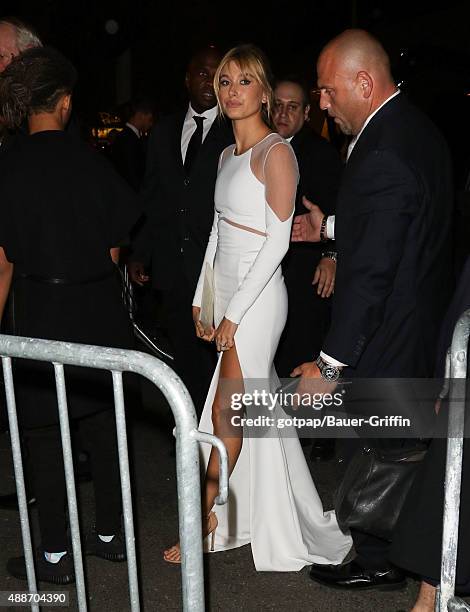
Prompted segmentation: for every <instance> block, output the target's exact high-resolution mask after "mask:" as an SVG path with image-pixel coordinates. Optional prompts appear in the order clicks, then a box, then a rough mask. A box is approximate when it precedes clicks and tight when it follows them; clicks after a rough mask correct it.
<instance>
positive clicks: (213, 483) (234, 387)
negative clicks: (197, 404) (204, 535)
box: [202, 345, 244, 517]
mask: <svg viewBox="0 0 470 612" xmlns="http://www.w3.org/2000/svg"><path fill="white" fill-rule="evenodd" d="M243 392H244V386H243V375H242V371H241V368H240V362H239V361H238V354H237V348H236V345H234V346H233V347H232V348H231V349H229V350H228V351H225V352H224V354H223V355H222V363H221V364H220V375H219V384H218V386H217V391H216V393H215V397H214V402H213V404H212V424H213V428H214V435H215V436H217V437H218V438H220V439H221V440H222V442H223V443H224V444H225V447H226V449H227V454H228V473H229V476H230V474H231V473H232V471H233V468H234V467H235V464H236V463H237V459H238V457H239V455H240V451H241V448H242V443H243V428H242V427H240V426H238V427H237V426H234V425H232V423H231V419H232V417H233V416H235V415H239V414H240V410H234V409H233V408H232V407H231V396H232V394H233V393H243ZM218 494H219V454H218V452H217V450H216V449H215V448H214V447H212V450H211V454H210V457H209V462H208V464H207V471H206V477H205V480H204V487H203V491H202V516H203V517H206V516H208V515H209V512H210V511H211V510H212V507H213V505H214V501H215V498H216V497H217V495H218Z"/></svg>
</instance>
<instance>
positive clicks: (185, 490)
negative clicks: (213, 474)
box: [176, 408, 205, 612]
mask: <svg viewBox="0 0 470 612" xmlns="http://www.w3.org/2000/svg"><path fill="white" fill-rule="evenodd" d="M190 416H193V418H194V421H195V420H196V418H195V413H194V408H193V415H190ZM185 421H186V422H183V423H181V424H178V425H177V427H176V472H177V482H178V485H177V487H178V515H179V534H180V546H181V571H182V581H183V610H184V612H204V609H205V608H204V574H203V562H202V529H201V520H202V519H201V484H200V478H201V475H200V471H199V448H198V442H197V440H196V439H195V438H194V437H193V436H192V432H193V431H194V429H195V427H194V425H195V423H194V425H193V426H191V424H190V423H189V422H188V421H189V419H185Z"/></svg>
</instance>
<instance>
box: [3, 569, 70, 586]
mask: <svg viewBox="0 0 470 612" xmlns="http://www.w3.org/2000/svg"><path fill="white" fill-rule="evenodd" d="M7 571H8V573H9V574H10V575H11V576H13V577H14V578H16V579H17V580H28V577H27V576H23V575H20V574H15V573H14V572H11V571H10V570H9V569H8V568H7ZM36 580H37V581H38V582H48V583H49V584H57V585H64V584H73V583H74V582H75V575H74V574H66V575H65V576H48V577H47V578H46V577H45V576H41V575H39V574H36Z"/></svg>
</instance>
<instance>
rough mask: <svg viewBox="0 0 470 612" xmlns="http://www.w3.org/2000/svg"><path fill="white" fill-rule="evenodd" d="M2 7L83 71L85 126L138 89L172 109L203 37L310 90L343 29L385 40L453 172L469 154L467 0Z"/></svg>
mask: <svg viewBox="0 0 470 612" xmlns="http://www.w3.org/2000/svg"><path fill="white" fill-rule="evenodd" d="M434 6H435V5H434ZM442 6H444V5H442ZM1 12H2V14H3V15H8V14H11V15H16V16H18V17H20V18H23V19H25V20H27V21H28V22H30V23H31V24H32V25H33V26H34V27H35V28H36V29H37V30H38V32H39V34H40V36H41V37H42V39H43V41H45V42H46V43H49V44H52V45H54V46H56V47H58V48H59V49H60V50H61V51H63V52H64V53H65V54H66V55H68V56H69V57H70V58H71V59H72V61H73V62H74V63H75V65H76V67H77V68H78V70H79V73H80V83H79V86H78V88H77V91H76V95H75V108H76V109H77V110H78V112H79V113H80V116H81V117H82V118H84V119H85V120H86V121H88V122H89V123H93V121H94V117H96V113H97V112H98V111H107V110H113V109H115V108H116V107H117V106H118V104H120V103H123V102H125V99H126V98H128V97H129V96H130V95H136V94H139V93H145V94H149V95H150V96H151V97H152V98H153V99H154V100H155V104H156V109H157V112H158V113H165V112H168V111H170V110H172V109H173V108H175V105H177V104H179V103H180V102H182V101H183V100H184V87H183V77H184V69H185V64H186V61H187V58H188V55H189V54H190V52H191V49H193V48H194V47H195V46H198V45H199V44H201V43H205V42H212V43H215V44H217V45H218V46H221V47H222V48H223V49H224V48H226V47H229V46H232V45H233V44H236V43H237V42H240V41H246V42H254V43H256V44H258V45H259V46H261V47H262V48H263V49H264V50H265V51H266V52H267V54H268V56H269V57H270V59H271V61H272V64H273V69H274V72H275V73H277V74H280V73H283V72H289V73H290V72H293V71H295V72H298V73H300V74H302V75H303V76H304V77H305V78H307V79H308V80H309V82H310V84H311V85H312V86H314V83H315V60H316V57H317V55H318V52H319V50H320V49H321V47H322V46H323V44H324V43H325V42H326V41H327V40H328V39H330V38H331V37H332V36H334V35H335V34H337V33H339V32H340V31H341V30H343V29H345V28H347V27H351V26H352V25H354V26H357V27H363V28H366V29H368V30H370V31H372V32H373V33H375V34H376V35H377V36H378V37H379V38H380V39H381V40H382V42H383V43H384V45H385V47H386V48H387V50H388V51H389V53H390V56H391V59H392V65H393V69H394V75H395V78H396V80H397V82H403V85H402V88H403V90H404V91H406V92H407V93H408V95H409V96H410V97H411V98H412V99H413V100H414V101H415V102H416V103H417V104H418V105H419V106H421V107H422V108H423V109H424V110H425V111H426V112H428V114H430V115H431V116H432V118H433V119H434V121H435V122H436V123H437V124H438V125H439V126H440V127H441V129H442V130H443V131H444V133H445V135H446V137H447V139H448V141H449V144H450V145H451V149H452V152H453V156H454V159H455V162H456V173H457V175H458V176H461V175H462V173H463V171H464V169H465V168H466V160H467V158H470V151H469V150H468V148H469V147H468V145H467V143H469V142H470V139H469V136H470V129H469V117H470V97H469V96H466V95H465V94H466V93H467V92H470V25H469V24H470V2H468V0H467V1H465V2H452V1H447V2H446V4H445V8H441V9H436V8H433V3H430V2H424V1H417V2H411V1H408V2H404V1H402V0H396V1H394V2H391V1H382V2H380V1H378V0H375V1H374V0H356V1H347V0H316V1H315V0H310V1H308V2H306V1H301V0H293V1H292V2H286V1H285V0H284V1H280V0H272V1H271V2H255V1H252V2H250V3H245V2H237V3H233V4H230V3H228V4H222V3H220V2H218V3H216V2H213V1H211V0H194V1H193V2H173V3H171V2H165V3H164V4H163V3H162V2H158V1H151V0H134V1H133V2H130V1H128V0H113V1H111V0H101V1H99V2H97V1H96V0H95V1H94V2H93V1H91V0H83V1H82V2H64V1H63V0H43V1H42V2H33V1H32V0H17V1H15V2H10V1H9V0H6V1H4V2H3V3H2V8H1ZM108 20H114V21H115V22H117V25H118V30H117V32H116V33H114V34H110V33H108V32H107V31H106V28H105V24H106V22H107V21H108ZM401 54H402V55H401Z"/></svg>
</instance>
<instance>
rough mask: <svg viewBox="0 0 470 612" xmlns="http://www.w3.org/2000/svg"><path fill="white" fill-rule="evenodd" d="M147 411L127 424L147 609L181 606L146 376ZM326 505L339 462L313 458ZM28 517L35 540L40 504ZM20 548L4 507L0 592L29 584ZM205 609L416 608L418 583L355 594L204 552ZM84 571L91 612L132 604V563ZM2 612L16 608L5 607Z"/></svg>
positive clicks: (173, 511)
mask: <svg viewBox="0 0 470 612" xmlns="http://www.w3.org/2000/svg"><path fill="white" fill-rule="evenodd" d="M142 391H143V397H144V409H143V410H138V411H136V414H135V415H134V417H133V418H131V419H130V422H129V442H130V456H131V462H132V478H133V497H134V506H135V518H136V543H137V554H138V562H139V567H140V594H141V604H142V610H143V611H145V612H154V611H155V612H157V611H158V612H160V611H162V612H167V611H178V610H182V603H181V601H182V599H181V573H180V567H179V566H176V565H171V564H167V563H165V562H164V561H163V558H162V551H163V549H164V548H166V547H168V546H169V545H171V544H173V543H174V542H175V541H176V540H177V499H176V466H175V458H174V456H172V448H173V441H172V438H171V434H170V432H171V427H172V419H171V415H170V411H169V408H168V405H167V404H166V402H165V400H164V398H163V396H162V395H161V393H160V391H158V390H157V389H156V388H153V387H151V386H150V383H147V381H143V382H142ZM309 465H310V468H311V471H312V475H313V478H314V481H315V483H316V485H317V488H318V490H319V494H320V496H321V497H322V500H323V502H324V507H325V509H328V508H330V507H331V506H332V494H333V490H334V486H335V483H336V482H337V480H338V478H339V476H340V474H339V469H340V466H339V465H338V463H337V462H335V461H329V462H325V463H315V464H312V463H309ZM13 490H14V479H13V473H12V463H11V452H10V447H9V437H8V435H7V434H2V435H0V494H2V493H9V492H11V491H13ZM78 492H79V500H80V501H79V503H80V514H81V526H82V533H85V532H86V530H87V529H88V528H89V526H90V524H91V521H92V520H93V519H92V517H93V494H92V485H91V483H89V482H86V483H81V484H80V485H79V491H78ZM31 521H32V524H33V531H34V533H35V539H36V541H38V540H37V524H36V517H35V510H34V509H33V510H32V512H31ZM21 553H22V548H21V534H20V524H19V515H18V512H15V511H6V510H0V591H19V590H26V583H24V582H21V581H19V580H17V579H15V578H12V577H10V576H8V575H7V573H6V570H5V564H6V561H7V559H8V558H9V557H12V556H18V555H19V554H21ZM204 571H205V591H206V610H207V611H210V612H219V611H220V612H240V611H241V610H243V612H268V611H275V612H368V611H370V612H379V611H384V612H404V611H408V610H410V608H411V605H412V603H413V601H414V599H415V597H416V593H417V588H418V584H417V582H416V581H414V580H412V579H409V580H408V583H407V586H406V588H403V589H402V590H399V591H388V592H381V591H376V590H373V591H367V592H362V593H352V592H349V591H335V590H331V589H328V588H325V587H322V586H321V585H318V584H316V583H314V582H312V581H311V580H310V579H309V577H308V568H304V569H303V570H302V571H300V572H289V573H281V572H256V570H255V568H254V565H253V560H252V556H251V549H250V546H249V545H248V546H244V547H242V548H239V549H236V550H232V551H227V552H221V553H219V554H217V553H216V554H210V555H205V556H204ZM85 572H86V582H87V592H88V598H89V610H90V612H108V611H109V612H125V611H127V610H130V604H129V593H128V582H127V566H126V564H125V563H111V562H108V561H105V560H102V559H97V558H94V557H86V559H85ZM40 588H41V589H42V590H59V591H60V590H65V591H68V592H69V594H70V604H69V607H68V608H55V607H54V608H52V607H42V608H41V609H42V610H43V611H49V610H51V611H54V610H58V609H59V610H60V609H68V610H70V611H75V610H78V608H77V602H76V596H75V589H74V586H73V585H68V586H66V587H60V588H59V587H53V586H52V585H46V584H41V585H40ZM1 610H11V611H12V612H13V611H16V610H18V608H16V607H15V608H14V607H6V608H1V607H0V611H1Z"/></svg>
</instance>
